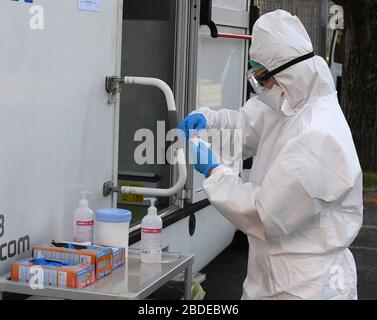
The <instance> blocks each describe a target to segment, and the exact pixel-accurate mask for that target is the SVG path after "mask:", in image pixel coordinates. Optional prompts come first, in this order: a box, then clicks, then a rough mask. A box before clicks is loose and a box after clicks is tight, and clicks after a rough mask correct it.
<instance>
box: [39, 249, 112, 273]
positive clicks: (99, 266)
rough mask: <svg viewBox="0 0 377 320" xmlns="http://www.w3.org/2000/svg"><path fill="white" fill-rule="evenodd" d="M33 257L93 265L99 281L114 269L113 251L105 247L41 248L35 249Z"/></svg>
mask: <svg viewBox="0 0 377 320" xmlns="http://www.w3.org/2000/svg"><path fill="white" fill-rule="evenodd" d="M68 244H69V243H68ZM33 257H34V258H45V259H50V260H60V261H64V262H76V263H80V264H83V265H93V266H94V267H95V272H96V279H97V280H99V279H101V278H103V277H105V276H107V275H108V274H110V273H111V272H112V269H113V266H112V260H113V252H112V249H111V248H105V247H96V246H87V247H86V249H70V248H62V247H55V246H39V247H35V248H33Z"/></svg>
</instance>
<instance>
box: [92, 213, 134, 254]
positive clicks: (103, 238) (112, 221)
mask: <svg viewBox="0 0 377 320" xmlns="http://www.w3.org/2000/svg"><path fill="white" fill-rule="evenodd" d="M131 218H132V214H131V212H130V211H128V210H123V209H110V208H109V209H99V210H97V212H96V230H97V231H96V238H97V239H96V244H99V245H103V246H108V247H115V248H125V249H126V255H128V239H129V229H130V221H131Z"/></svg>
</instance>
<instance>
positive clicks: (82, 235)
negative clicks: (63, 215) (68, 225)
mask: <svg viewBox="0 0 377 320" xmlns="http://www.w3.org/2000/svg"><path fill="white" fill-rule="evenodd" d="M87 194H90V192H87V191H82V192H81V195H82V199H81V200H80V204H79V207H78V208H77V209H76V210H75V214H74V219H73V242H76V243H90V244H93V237H94V218H95V216H94V212H93V211H92V210H91V209H90V208H89V203H88V200H87V199H86V195H87Z"/></svg>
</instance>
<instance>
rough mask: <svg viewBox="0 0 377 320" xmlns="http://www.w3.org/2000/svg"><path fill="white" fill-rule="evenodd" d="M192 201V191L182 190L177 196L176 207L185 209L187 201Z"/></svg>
mask: <svg viewBox="0 0 377 320" xmlns="http://www.w3.org/2000/svg"><path fill="white" fill-rule="evenodd" d="M190 199H191V192H190V190H186V189H182V190H181V191H180V192H179V193H178V195H177V198H176V205H177V206H178V207H180V208H183V207H184V204H185V201H189V200H190Z"/></svg>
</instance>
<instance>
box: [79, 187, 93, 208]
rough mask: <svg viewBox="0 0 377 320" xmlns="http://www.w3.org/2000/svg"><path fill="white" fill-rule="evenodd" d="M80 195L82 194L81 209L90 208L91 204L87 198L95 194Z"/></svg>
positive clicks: (84, 192) (83, 192) (85, 192)
mask: <svg viewBox="0 0 377 320" xmlns="http://www.w3.org/2000/svg"><path fill="white" fill-rule="evenodd" d="M80 193H81V200H80V208H88V207H89V202H88V199H87V198H86V196H87V195H89V194H93V192H89V191H81V192H80Z"/></svg>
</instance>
